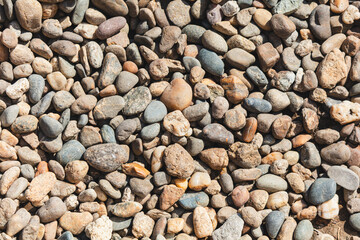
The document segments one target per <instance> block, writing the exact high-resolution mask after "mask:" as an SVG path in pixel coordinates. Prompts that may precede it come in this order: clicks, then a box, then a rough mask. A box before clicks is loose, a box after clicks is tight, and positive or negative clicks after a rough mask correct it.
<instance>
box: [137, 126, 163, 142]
mask: <svg viewBox="0 0 360 240" xmlns="http://www.w3.org/2000/svg"><path fill="white" fill-rule="evenodd" d="M159 133H160V124H159V123H153V124H151V125H148V126H145V127H143V128H142V129H141V131H140V135H141V138H142V139H143V140H145V141H151V140H152V139H154V138H155V137H156V136H157V135H158V134H159Z"/></svg>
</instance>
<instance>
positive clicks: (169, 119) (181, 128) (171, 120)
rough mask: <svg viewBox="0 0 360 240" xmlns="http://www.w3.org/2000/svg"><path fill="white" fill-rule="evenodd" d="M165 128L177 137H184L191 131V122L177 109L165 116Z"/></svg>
mask: <svg viewBox="0 0 360 240" xmlns="http://www.w3.org/2000/svg"><path fill="white" fill-rule="evenodd" d="M163 125H164V128H165V129H166V130H167V131H169V132H170V133H172V134H174V135H175V136H177V137H183V136H185V135H187V134H188V133H189V131H190V122H189V121H188V120H187V119H186V118H185V117H184V115H183V114H182V113H181V112H180V111H179V110H175V111H173V112H170V113H168V114H167V115H166V116H165V117H164V121H163Z"/></svg>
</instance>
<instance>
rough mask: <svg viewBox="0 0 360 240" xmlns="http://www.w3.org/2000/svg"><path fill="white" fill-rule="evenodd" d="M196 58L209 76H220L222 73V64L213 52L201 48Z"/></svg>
mask: <svg viewBox="0 0 360 240" xmlns="http://www.w3.org/2000/svg"><path fill="white" fill-rule="evenodd" d="M197 57H198V59H199V61H200V63H201V66H202V67H203V68H204V69H205V70H206V71H208V72H209V73H210V74H212V75H215V76H221V75H222V74H223V73H224V62H223V61H222V60H221V59H220V58H219V56H218V55H217V54H216V53H215V52H212V51H209V50H207V49H205V48H203V49H201V50H200V52H199V54H198V56H197Z"/></svg>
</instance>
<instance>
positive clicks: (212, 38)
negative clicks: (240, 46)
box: [201, 30, 228, 54]
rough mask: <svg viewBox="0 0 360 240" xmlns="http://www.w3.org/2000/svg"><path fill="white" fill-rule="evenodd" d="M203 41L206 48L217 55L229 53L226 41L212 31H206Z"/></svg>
mask: <svg viewBox="0 0 360 240" xmlns="http://www.w3.org/2000/svg"><path fill="white" fill-rule="evenodd" d="M201 39H202V44H203V45H204V47H206V48H207V49H209V50H211V51H214V52H215V53H218V54H225V53H226V52H227V51H228V46H227V44H226V41H225V39H224V38H223V37H222V36H221V35H219V34H217V33H215V32H213V31H211V30H207V31H205V32H204V33H203V35H202V37H201Z"/></svg>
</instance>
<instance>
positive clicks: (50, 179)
mask: <svg viewBox="0 0 360 240" xmlns="http://www.w3.org/2000/svg"><path fill="white" fill-rule="evenodd" d="M55 182H56V176H55V174H54V173H52V172H46V173H43V174H40V175H38V176H37V177H35V178H34V179H33V180H32V181H31V182H30V185H29V187H28V189H27V190H26V192H25V196H26V199H27V200H29V201H30V202H39V201H41V200H42V199H43V198H44V197H45V196H46V195H47V194H48V193H49V192H50V191H51V189H52V188H53V187H54V185H55Z"/></svg>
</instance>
